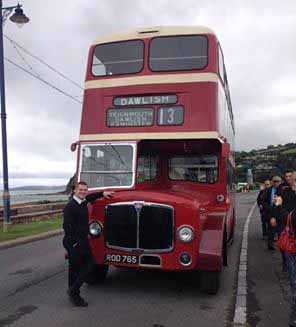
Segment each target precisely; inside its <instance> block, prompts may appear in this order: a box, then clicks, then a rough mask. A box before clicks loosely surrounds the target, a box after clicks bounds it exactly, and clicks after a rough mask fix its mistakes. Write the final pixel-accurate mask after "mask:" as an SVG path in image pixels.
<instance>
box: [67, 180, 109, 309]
mask: <svg viewBox="0 0 296 327" xmlns="http://www.w3.org/2000/svg"><path fill="white" fill-rule="evenodd" d="M87 193H88V187H87V184H86V183H85V182H79V183H77V185H76V187H75V192H74V196H73V198H72V199H71V200H70V201H69V202H68V203H67V205H66V207H65V208H64V222H63V228H64V231H65V236H64V238H63V245H64V247H65V249H66V250H67V252H68V259H69V275H68V278H69V282H68V286H69V289H68V291H67V293H68V295H69V298H70V300H71V302H72V303H73V304H74V305H75V306H82V307H85V306H87V302H86V301H85V300H84V299H83V298H82V297H81V296H80V287H81V285H82V284H83V282H84V280H85V278H86V277H87V276H88V274H89V273H90V272H91V270H92V268H93V265H94V261H93V257H92V253H91V249H90V246H89V243H88V235H89V227H88V208H87V203H88V202H91V201H94V200H96V199H99V198H102V197H105V198H107V199H109V198H112V197H113V196H114V192H97V193H91V194H89V195H87Z"/></svg>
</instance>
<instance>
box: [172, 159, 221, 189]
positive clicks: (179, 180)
mask: <svg viewBox="0 0 296 327" xmlns="http://www.w3.org/2000/svg"><path fill="white" fill-rule="evenodd" d="M190 155H191V156H194V155H199V154H198V153H195V154H190ZM200 155H202V156H212V155H213V156H216V157H217V179H216V180H215V181H214V182H213V183H205V182H199V181H188V180H185V179H172V178H170V164H169V160H170V158H172V157H184V156H185V155H184V154H180V155H169V156H168V157H167V178H168V179H169V181H172V182H182V183H194V184H201V185H214V184H216V183H218V182H219V179H220V166H221V161H220V157H219V155H218V154H212V153H211V154H204V153H203V154H200Z"/></svg>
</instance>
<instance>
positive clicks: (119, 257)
mask: <svg viewBox="0 0 296 327" xmlns="http://www.w3.org/2000/svg"><path fill="white" fill-rule="evenodd" d="M105 261H106V262H112V263H128V264H132V265H136V264H138V261H139V260H138V257H137V256H136V255H124V254H106V255H105Z"/></svg>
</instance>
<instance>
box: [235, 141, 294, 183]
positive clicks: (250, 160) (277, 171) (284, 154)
mask: <svg viewBox="0 0 296 327" xmlns="http://www.w3.org/2000/svg"><path fill="white" fill-rule="evenodd" d="M235 161H236V181H237V182H245V181H246V180H247V170H248V169H252V172H253V179H254V182H256V183H260V182H263V181H264V179H266V178H271V177H272V176H274V175H280V176H282V175H283V174H284V171H285V170H286V169H295V170H296V143H287V144H285V145H276V146H275V145H269V146H268V147H267V148H266V149H259V150H251V151H248V152H247V151H241V152H236V153H235Z"/></svg>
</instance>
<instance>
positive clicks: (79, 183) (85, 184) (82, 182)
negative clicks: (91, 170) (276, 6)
mask: <svg viewBox="0 0 296 327" xmlns="http://www.w3.org/2000/svg"><path fill="white" fill-rule="evenodd" d="M79 185H84V186H86V187H88V185H87V183H86V182H84V181H80V182H78V183H76V186H75V188H77V187H78V186H79Z"/></svg>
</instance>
